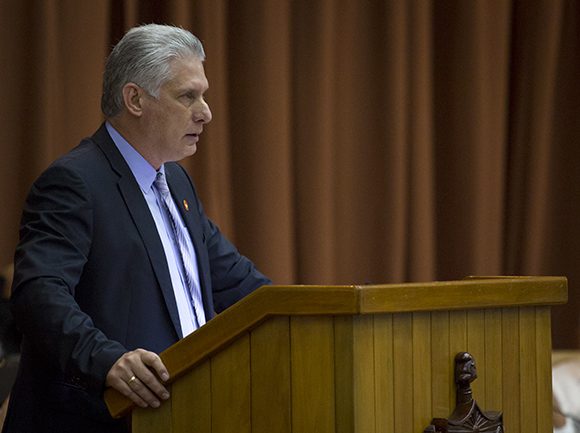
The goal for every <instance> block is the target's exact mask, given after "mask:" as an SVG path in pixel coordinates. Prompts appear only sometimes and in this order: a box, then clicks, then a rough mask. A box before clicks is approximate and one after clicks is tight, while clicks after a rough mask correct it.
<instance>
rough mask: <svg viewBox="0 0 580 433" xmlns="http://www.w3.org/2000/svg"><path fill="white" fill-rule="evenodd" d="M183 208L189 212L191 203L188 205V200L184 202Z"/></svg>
mask: <svg viewBox="0 0 580 433" xmlns="http://www.w3.org/2000/svg"><path fill="white" fill-rule="evenodd" d="M183 207H184V208H185V210H186V211H188V212H189V203H187V200H185V199H184V200H183Z"/></svg>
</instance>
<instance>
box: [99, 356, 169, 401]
mask: <svg viewBox="0 0 580 433" xmlns="http://www.w3.org/2000/svg"><path fill="white" fill-rule="evenodd" d="M160 379H161V380H160ZM167 379H169V373H168V372H167V369H166V368H165V365H163V362H161V358H159V356H158V355H157V354H156V353H153V352H149V351H147V350H144V349H136V350H134V351H132V352H127V353H125V354H124V355H123V356H121V357H120V358H119V359H117V361H116V362H115V363H114V364H113V366H112V367H111V369H110V370H109V372H108V373H107V378H106V382H105V384H106V385H107V386H110V387H112V388H115V389H116V390H117V391H119V392H120V393H121V394H123V395H124V396H125V397H128V398H130V399H131V400H132V401H133V402H134V403H135V404H136V405H137V406H140V407H148V406H151V407H159V405H160V404H161V403H160V401H159V399H162V400H167V399H168V398H169V392H168V391H167V389H166V388H165V387H164V386H163V383H162V382H161V381H163V382H166V381H167Z"/></svg>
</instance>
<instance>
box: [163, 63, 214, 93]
mask: <svg viewBox="0 0 580 433" xmlns="http://www.w3.org/2000/svg"><path fill="white" fill-rule="evenodd" d="M170 68H171V78H170V79H169V80H168V81H167V82H166V83H165V84H164V85H163V87H167V88H169V89H181V88H188V89H189V88H190V89H195V90H198V91H205V90H207V88H208V87H209V83H208V81H207V78H206V76H205V70H204V68H203V62H202V61H201V59H199V58H197V57H193V56H192V57H186V58H176V59H175V60H173V61H172V62H171V64H170Z"/></svg>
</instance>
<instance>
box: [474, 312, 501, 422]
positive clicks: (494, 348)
mask: <svg viewBox="0 0 580 433" xmlns="http://www.w3.org/2000/svg"><path fill="white" fill-rule="evenodd" d="M501 324H502V323H501V310H486V311H485V379H484V380H485V391H486V392H485V399H483V400H480V397H477V399H478V401H481V404H483V408H484V410H494V411H499V410H500V409H501V407H502V388H503V383H502V372H503V368H502V359H501V357H502V326H501ZM478 380H481V378H480V379H478Z"/></svg>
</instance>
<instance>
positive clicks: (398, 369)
mask: <svg viewBox="0 0 580 433" xmlns="http://www.w3.org/2000/svg"><path fill="white" fill-rule="evenodd" d="M393 358H394V385H395V396H396V398H395V405H394V407H395V432H397V433H413V431H414V430H413V422H412V420H413V316H412V314H409V313H401V314H395V315H394V316H393Z"/></svg>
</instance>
